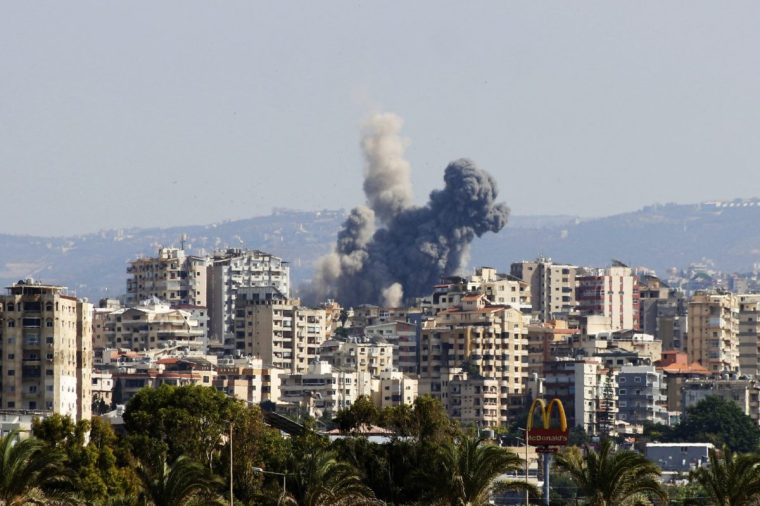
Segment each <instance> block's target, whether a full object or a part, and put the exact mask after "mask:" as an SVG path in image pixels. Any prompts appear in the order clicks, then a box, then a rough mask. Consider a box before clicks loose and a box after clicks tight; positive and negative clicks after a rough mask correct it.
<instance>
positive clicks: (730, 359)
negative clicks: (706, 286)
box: [686, 292, 739, 373]
mask: <svg viewBox="0 0 760 506" xmlns="http://www.w3.org/2000/svg"><path fill="white" fill-rule="evenodd" d="M686 348H687V352H688V354H689V361H690V362H698V363H700V364H701V365H702V366H703V367H705V368H706V369H708V370H709V371H711V372H713V373H720V372H738V371H739V299H738V298H737V297H736V296H735V295H734V294H732V293H707V292H698V293H696V294H694V296H693V297H692V298H691V300H690V301H689V333H688V344H687V347H686Z"/></svg>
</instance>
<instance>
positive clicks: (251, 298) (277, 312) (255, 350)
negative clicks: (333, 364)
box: [234, 287, 330, 373]
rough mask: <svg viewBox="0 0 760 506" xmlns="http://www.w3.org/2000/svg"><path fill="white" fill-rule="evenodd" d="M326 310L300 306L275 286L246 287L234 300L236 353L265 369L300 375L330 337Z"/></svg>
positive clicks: (298, 301) (297, 301) (241, 289)
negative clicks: (261, 365) (256, 360)
mask: <svg viewBox="0 0 760 506" xmlns="http://www.w3.org/2000/svg"><path fill="white" fill-rule="evenodd" d="M328 325H329V321H328V318H327V312H326V310H325V309H321V308H319V309H314V308H307V307H303V306H301V303H300V300H299V299H289V298H288V297H287V296H286V295H285V294H283V293H281V292H280V291H279V290H277V289H276V288H274V287H245V288H240V289H239V290H238V294H237V298H236V301H235V321H234V328H235V337H234V339H235V348H234V349H235V351H236V353H239V354H242V355H251V356H255V357H259V358H261V359H262V360H263V361H264V364H265V365H267V366H271V367H275V368H278V369H284V370H286V371H290V372H292V373H303V372H306V370H307V369H308V367H309V364H310V363H311V362H313V361H314V360H315V359H316V358H317V357H318V356H319V346H320V345H321V344H322V343H323V342H324V341H325V340H327V339H328V337H330V336H329V335H328V330H327V329H328Z"/></svg>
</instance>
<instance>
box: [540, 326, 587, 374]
mask: <svg viewBox="0 0 760 506" xmlns="http://www.w3.org/2000/svg"><path fill="white" fill-rule="evenodd" d="M578 337H579V331H578V329H570V328H568V325H567V321H565V320H552V321H550V322H546V323H541V322H538V323H531V324H529V325H528V374H529V375H533V374H535V375H537V376H538V377H541V378H543V377H544V363H546V362H549V361H551V360H552V357H561V356H568V355H570V354H572V352H573V349H574V345H573V341H575V340H577V339H578Z"/></svg>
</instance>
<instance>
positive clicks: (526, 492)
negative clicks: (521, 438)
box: [517, 427, 530, 506]
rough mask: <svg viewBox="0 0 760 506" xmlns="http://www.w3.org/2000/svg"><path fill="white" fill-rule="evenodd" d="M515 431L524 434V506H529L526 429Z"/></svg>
mask: <svg viewBox="0 0 760 506" xmlns="http://www.w3.org/2000/svg"><path fill="white" fill-rule="evenodd" d="M517 430H519V431H520V432H524V433H525V506H528V505H529V504H530V492H528V488H527V487H528V429H523V428H522V427H517Z"/></svg>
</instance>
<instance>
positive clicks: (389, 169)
mask: <svg viewBox="0 0 760 506" xmlns="http://www.w3.org/2000/svg"><path fill="white" fill-rule="evenodd" d="M403 125H404V120H403V119H401V117H400V116H398V115H396V114H393V113H381V114H374V115H373V116H372V117H371V118H370V119H369V120H368V121H367V122H366V123H365V124H364V129H363V135H362V141H361V147H362V152H363V154H364V160H365V161H366V166H365V170H364V177H365V178H364V194H365V195H366V196H367V204H368V205H369V207H370V208H372V210H373V211H375V216H376V217H377V219H378V220H379V221H380V222H382V223H383V224H388V223H390V221H391V219H393V217H395V216H396V215H397V214H398V213H399V212H400V211H402V210H404V209H405V208H407V207H409V206H410V205H411V203H412V183H411V180H410V173H411V166H410V165H409V162H408V161H407V160H406V159H405V158H404V151H405V150H406V147H407V146H408V144H409V141H408V140H407V139H404V138H403V137H401V135H400V134H399V132H401V127H402V126H403Z"/></svg>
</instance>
